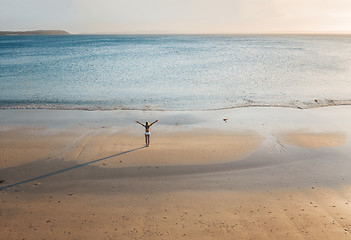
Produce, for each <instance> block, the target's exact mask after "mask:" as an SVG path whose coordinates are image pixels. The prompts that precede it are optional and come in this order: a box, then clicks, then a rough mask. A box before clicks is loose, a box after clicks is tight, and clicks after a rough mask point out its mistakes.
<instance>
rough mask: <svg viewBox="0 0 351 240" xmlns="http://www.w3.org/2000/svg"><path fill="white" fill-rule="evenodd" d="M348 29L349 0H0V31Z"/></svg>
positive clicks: (243, 31)
mask: <svg viewBox="0 0 351 240" xmlns="http://www.w3.org/2000/svg"><path fill="white" fill-rule="evenodd" d="M37 29H61V30H66V31H69V32H71V33H278V32H288V33H289V32H338V33H345V32H347V33H351V0H0V31H6V30H14V31H15V30H16V31H19V30H37Z"/></svg>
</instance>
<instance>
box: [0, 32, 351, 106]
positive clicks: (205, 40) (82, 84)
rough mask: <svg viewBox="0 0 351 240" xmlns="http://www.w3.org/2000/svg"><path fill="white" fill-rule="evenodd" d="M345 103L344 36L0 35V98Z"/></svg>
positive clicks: (350, 75) (19, 102) (347, 52)
mask: <svg viewBox="0 0 351 240" xmlns="http://www.w3.org/2000/svg"><path fill="white" fill-rule="evenodd" d="M350 103H351V36H278V35H274V36H263V35H262V36H254V35H252V36H240V35H236V36H117V35H70V36H0V108H2V109H4V108H48V109H91V110H95V109H107V110H109V109H148V110H149V109H150V110H207V109H220V108H230V107H242V106H257V105H259V106H287V107H302V108H307V107H315V106H324V105H338V104H350Z"/></svg>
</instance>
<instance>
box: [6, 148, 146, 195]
mask: <svg viewBox="0 0 351 240" xmlns="http://www.w3.org/2000/svg"><path fill="white" fill-rule="evenodd" d="M143 148H146V147H145V146H144V147H139V148H134V149H131V150H128V151H125V152H121V153H117V154H114V155H111V156H108V157H104V158H99V159H96V160H93V161H90V162H86V163H81V164H77V165H75V166H72V167H69V168H64V169H61V170H57V171H54V172H51V173H47V174H44V175H41V176H39V177H34V178H30V179H27V180H23V181H20V182H17V183H13V184H9V185H6V186H4V187H0V191H2V190H5V189H8V188H11V187H15V186H18V185H21V184H24V183H28V182H33V181H36V180H39V179H43V178H47V177H50V176H54V175H57V174H60V173H63V172H67V171H70V170H73V169H76V168H80V167H83V166H87V165H90V164H92V163H96V162H100V161H103V160H106V159H109V158H113V157H118V156H121V155H123V154H126V153H130V152H134V151H137V150H140V149H143Z"/></svg>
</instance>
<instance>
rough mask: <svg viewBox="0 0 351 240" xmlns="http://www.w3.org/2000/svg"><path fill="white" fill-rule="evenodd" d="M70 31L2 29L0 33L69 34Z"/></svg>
mask: <svg viewBox="0 0 351 240" xmlns="http://www.w3.org/2000/svg"><path fill="white" fill-rule="evenodd" d="M69 34H70V33H69V32H66V31H62V30H36V31H23V32H21V31H18V32H13V31H0V35H69Z"/></svg>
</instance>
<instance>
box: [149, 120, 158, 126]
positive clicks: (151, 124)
mask: <svg viewBox="0 0 351 240" xmlns="http://www.w3.org/2000/svg"><path fill="white" fill-rule="evenodd" d="M157 122H158V120H156V121H155V122H153V123H151V124H150V127H151V126H152V124H154V123H157Z"/></svg>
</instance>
